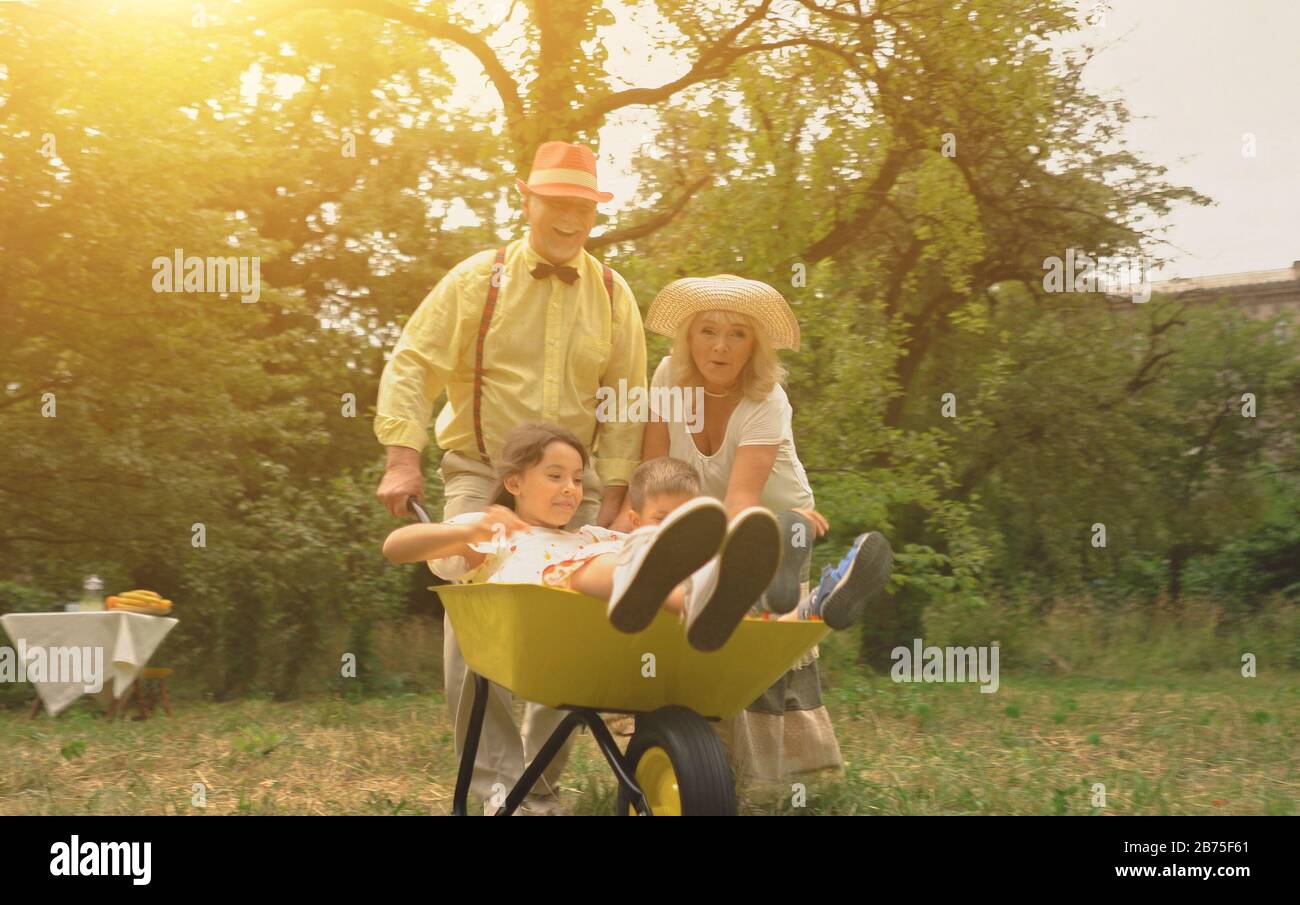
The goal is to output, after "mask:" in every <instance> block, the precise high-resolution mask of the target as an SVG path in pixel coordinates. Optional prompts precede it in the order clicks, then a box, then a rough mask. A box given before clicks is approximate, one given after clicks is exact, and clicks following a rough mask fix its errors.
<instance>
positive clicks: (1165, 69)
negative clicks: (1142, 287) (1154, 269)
mask: <svg viewBox="0 0 1300 905" xmlns="http://www.w3.org/2000/svg"><path fill="white" fill-rule="evenodd" d="M1109 5H1110V11H1109V12H1108V13H1107V14H1106V23H1105V26H1104V27H1103V28H1101V29H1099V30H1098V31H1097V36H1098V39H1099V40H1098V42H1097V43H1099V44H1101V45H1102V46H1104V48H1105V49H1104V50H1103V52H1102V53H1101V54H1099V55H1098V58H1097V59H1096V60H1094V62H1093V63H1092V64H1091V66H1090V67H1089V69H1088V70H1087V74H1088V79H1087V84H1088V87H1090V88H1091V89H1093V90H1094V91H1098V92H1109V93H1115V94H1118V95H1119V96H1121V97H1123V98H1124V99H1125V101H1126V102H1127V104H1128V107H1129V110H1130V112H1132V113H1133V115H1134V122H1133V123H1132V124H1131V127H1130V133H1129V134H1130V138H1131V146H1132V147H1133V148H1135V149H1136V150H1138V151H1139V152H1141V153H1142V155H1143V156H1144V157H1146V158H1147V159H1148V160H1152V161H1155V162H1157V163H1161V164H1163V165H1165V166H1167V167H1169V173H1168V178H1169V180H1170V181H1172V182H1175V183H1177V184H1180V185H1190V186H1191V187H1193V188H1195V189H1197V190H1198V191H1200V192H1202V193H1203V194H1206V195H1209V196H1210V197H1211V198H1213V199H1214V200H1215V201H1216V202H1217V204H1216V205H1215V206H1213V207H1200V208H1191V207H1183V208H1178V209H1175V211H1174V213H1173V215H1172V216H1171V217H1170V223H1171V226H1172V228H1171V229H1170V231H1169V234H1168V238H1169V241H1170V242H1171V243H1173V245H1175V246H1176V250H1175V252H1171V253H1175V254H1176V258H1175V260H1174V262H1173V263H1172V264H1171V265H1170V267H1168V268H1167V269H1166V270H1165V271H1164V272H1163V273H1162V274H1160V276H1164V277H1172V276H1202V275H1205V274H1212V273H1236V272H1238V271H1244V270H1274V269H1278V268H1282V267H1289V266H1290V265H1291V263H1292V262H1293V261H1300V3H1297V2H1296V0H1233V2H1231V3H1227V2H1222V0H1111V2H1110V4H1109ZM1139 117H1142V118H1141V119H1139ZM1245 133H1251V134H1253V135H1254V136H1255V142H1256V154H1257V156H1256V157H1254V158H1249V157H1245V156H1243V155H1242V147H1243V139H1242V136H1243V134H1245Z"/></svg>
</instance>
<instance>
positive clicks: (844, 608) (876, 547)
mask: <svg viewBox="0 0 1300 905" xmlns="http://www.w3.org/2000/svg"><path fill="white" fill-rule="evenodd" d="M893 567H894V552H893V550H891V549H890V547H889V541H887V540H885V536H884V535H883V534H881V533H880V532H878V531H868V532H867V533H866V534H859V535H858V536H857V538H856V539H854V541H853V546H852V547H850V548H849V552H848V553H846V554H844V558H843V559H841V560H840V561H839V564H838V565H835V566H825V567H824V568H823V569H822V578H821V582H820V583H819V584H818V585H817V587H816V588H814V589H813V592H812V593H811V594H809V595H808V600H807V601H805V602H804V604H803V605H802V606H800V607H799V618H801V619H821V620H822V621H823V622H825V623H826V624H827V625H828V626H830V627H831V628H833V629H836V630H840V629H846V628H848V627H849V626H850V625H853V623H855V622H857V621H858V620H859V619H861V618H862V613H863V611H864V610H865V609H866V608H867V604H868V603H870V602H871V600H872V599H873V598H874V597H875V596H876V595H877V594H879V593H880V592H881V591H882V590H884V587H885V583H886V582H887V581H889V576H890V574H891V573H892V571H893Z"/></svg>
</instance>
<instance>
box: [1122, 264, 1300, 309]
mask: <svg viewBox="0 0 1300 905" xmlns="http://www.w3.org/2000/svg"><path fill="white" fill-rule="evenodd" d="M1151 294H1152V295H1153V296H1154V295H1163V296H1166V297H1169V298H1175V297H1176V298H1180V299H1188V300H1190V301H1192V302H1193V303H1196V302H1217V301H1220V300H1222V299H1227V300H1228V301H1231V302H1233V303H1234V304H1236V305H1237V307H1239V308H1240V309H1241V310H1242V311H1243V312H1244V313H1245V314H1246V316H1248V317H1253V318H1259V319H1265V318H1272V317H1276V316H1278V315H1282V316H1285V317H1287V318H1288V319H1289V320H1291V321H1295V322H1300V261H1296V262H1295V263H1293V264H1292V265H1291V266H1290V267H1285V268H1283V269H1281V270H1252V271H1247V272H1245V273H1223V274H1215V275H1212V276H1205V277H1188V278H1184V279H1178V280H1161V281H1159V282H1155V283H1152V284H1151ZM1133 304H1134V303H1133V302H1132V301H1131V300H1129V299H1127V298H1122V297H1116V296H1112V297H1111V305H1112V306H1113V307H1114V308H1116V309H1125V308H1130V307H1132V306H1133Z"/></svg>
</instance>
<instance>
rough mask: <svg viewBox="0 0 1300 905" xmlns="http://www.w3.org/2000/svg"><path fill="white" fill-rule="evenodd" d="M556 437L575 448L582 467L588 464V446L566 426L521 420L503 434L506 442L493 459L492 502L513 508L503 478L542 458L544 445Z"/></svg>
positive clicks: (513, 501) (512, 500) (530, 465)
mask: <svg viewBox="0 0 1300 905" xmlns="http://www.w3.org/2000/svg"><path fill="white" fill-rule="evenodd" d="M557 440H558V441H559V442H561V443H567V444H569V445H570V446H572V447H573V448H574V449H575V450H577V451H578V455H579V456H581V457H582V467H583V468H584V469H585V468H586V467H587V463H588V462H589V461H590V457H589V456H588V455H587V448H586V447H585V446H583V445H582V442H581V441H579V440H578V438H577V437H576V436H574V433H573V431H571V430H569V429H568V428H567V427H560V425H558V424H552V423H551V422H549V421H529V422H528V423H527V424H521V425H519V426H518V427H516V428H515V429H514V430H512V431H511V432H510V433H509V434H507V435H506V442H505V445H504V446H502V447H501V455H500V456H498V457H497V460H496V462H495V465H496V470H497V483H496V487H495V488H493V490H492V495H491V498H490V499H491V501H492V503H494V504H495V505H498V506H505V507H506V508H507V509H514V508H515V495H514V494H513V493H511V492H510V491H509V490H506V484H505V481H506V478H508V477H510V476H511V475H512V474H513V475H517V474H522V473H523V471H524V469H526V468H531V467H532V466H534V465H536V464H537V463H538V462H540V461H542V455H543V454H544V453H545V452H546V447H548V446H550V445H551V444H552V443H554V442H556V441H557Z"/></svg>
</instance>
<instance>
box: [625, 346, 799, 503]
mask: <svg viewBox="0 0 1300 905" xmlns="http://www.w3.org/2000/svg"><path fill="white" fill-rule="evenodd" d="M650 385H651V386H652V387H669V386H672V356H671V355H666V356H664V359H663V361H661V362H659V367H658V368H656V369H655V374H654V377H653V378H652V379H651V381H650ZM793 416H794V410H793V409H792V408H791V407H790V400H789V399H788V398H787V397H786V395H785V390H784V389H783V388H782V387H781V385H780V384H777V385H776V386H774V387H773V388H772V392H771V393H769V394H768V397H767V398H766V399H764V400H761V401H756V400H754V399H750V398H749V397H748V396H746V397H744V398H743V399H741V401H740V404H739V405H737V406H736V409H735V411H733V412H732V413H731V420H730V421H728V422H727V432H726V434H725V435H724V436H723V438H722V445H721V446H720V447H718V449H717V451H716V452H714V453H713V455H711V456H706V455H704V453H702V452H700V449H699V447H698V446H696V445H695V439H694V438H695V436H696V435H695V434H692V433H690V432H689V431H688V430H687V429H686V428H687V425H686V424H685V423H684V422H682V421H669V422H668V455H670V456H672V457H673V458H674V459H681V460H683V461H685V462H689V463H690V464H692V465H694V466H695V470H696V471H698V472H699V474H700V481H701V482H702V489H703V491H704V493H705V494H706V495H708V496H711V497H715V498H717V499H719V500H722V499H726V496H727V484H728V482H729V481H730V480H731V468H732V466H733V465H734V464H735V461H736V450H737V449H739V448H740V447H742V446H770V445H772V444H780V446H779V448H778V449H777V453H776V462H774V463H773V465H772V472H771V474H769V475H768V478H767V483H766V484H765V485H763V494H762V497H761V503H762V505H763V506H765V507H767V508H768V509H771V510H772V511H773V512H782V511H784V510H786V509H794V508H796V507H806V508H810V509H811V508H813V492H812V486H811V485H810V484H809V483H808V474H807V472H805V471H804V467H803V463H802V462H800V461H799V455H798V453H796V452H795V448H794V432H793V431H792V429H791V426H790V425H791V420H792V418H793Z"/></svg>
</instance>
